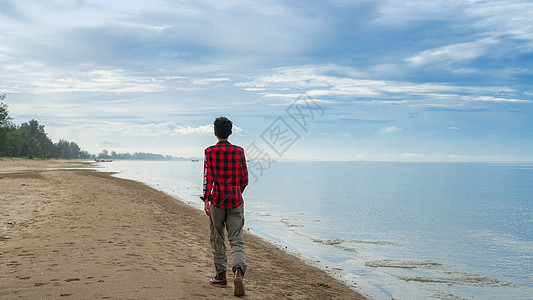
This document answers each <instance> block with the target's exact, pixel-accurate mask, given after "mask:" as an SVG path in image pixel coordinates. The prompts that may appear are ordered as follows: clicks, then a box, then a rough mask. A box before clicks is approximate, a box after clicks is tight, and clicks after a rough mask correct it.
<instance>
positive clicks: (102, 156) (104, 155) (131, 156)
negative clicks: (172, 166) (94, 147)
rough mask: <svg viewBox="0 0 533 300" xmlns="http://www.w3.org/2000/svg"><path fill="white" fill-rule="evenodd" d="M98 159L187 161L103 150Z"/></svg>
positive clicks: (171, 157) (167, 156)
mask: <svg viewBox="0 0 533 300" xmlns="http://www.w3.org/2000/svg"><path fill="white" fill-rule="evenodd" d="M96 158H97V159H133V160H185V158H183V157H174V156H172V155H162V154H154V153H144V152H135V153H133V154H131V153H117V152H115V151H111V152H109V151H107V150H102V152H100V153H99V154H98V155H97V156H96Z"/></svg>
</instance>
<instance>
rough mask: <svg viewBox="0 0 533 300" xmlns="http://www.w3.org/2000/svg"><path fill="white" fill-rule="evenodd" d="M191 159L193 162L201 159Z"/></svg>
mask: <svg viewBox="0 0 533 300" xmlns="http://www.w3.org/2000/svg"><path fill="white" fill-rule="evenodd" d="M191 161H193V162H198V161H200V159H198V158H191Z"/></svg>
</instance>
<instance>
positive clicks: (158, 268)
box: [0, 160, 367, 299]
mask: <svg viewBox="0 0 533 300" xmlns="http://www.w3.org/2000/svg"><path fill="white" fill-rule="evenodd" d="M88 165H90V164H89V163H88V162H81V163H80V162H73V161H66V162H65V161H32V160H28V161H20V160H15V161H8V160H3V161H0V191H1V192H0V200H1V201H2V212H1V218H2V222H1V227H0V229H1V230H0V265H3V266H5V272H2V273H1V274H0V282H2V284H1V286H0V298H2V299H9V298H13V297H27V298H50V299H51V298H57V297H58V296H63V297H68V296H70V297H72V298H102V299H105V298H113V299H115V298H136V299H140V298H163V299H201V298H222V299H235V297H234V296H233V288H232V285H233V284H232V275H229V278H228V281H229V282H228V288H225V289H224V288H215V287H212V286H210V284H209V277H211V276H213V275H214V267H213V264H212V254H211V250H210V246H209V233H208V231H209V230H208V219H207V216H205V215H204V214H203V213H202V212H200V211H197V209H195V208H192V207H190V206H188V205H187V204H185V203H183V202H182V201H180V200H179V199H175V198H173V197H171V196H169V195H167V194H165V193H163V192H160V191H157V190H155V189H153V188H151V187H149V186H147V185H145V184H143V183H139V182H136V181H132V180H126V179H120V178H116V177H112V176H111V175H112V173H103V172H98V171H94V170H89V169H86V170H81V169H79V168H83V167H84V166H88ZM64 168H75V169H72V170H68V169H64ZM50 169H53V170H50ZM21 191H22V192H21ZM245 242H246V247H247V256H248V264H249V272H248V273H247V276H246V279H245V288H246V296H245V298H247V299H283V298H286V299H308V298H320V299H323V298H325V299H367V298H365V297H364V296H363V295H361V294H359V293H357V292H356V291H354V290H352V289H351V288H350V287H348V286H346V285H344V284H343V283H342V282H340V281H339V280H337V279H335V278H334V277H332V276H331V275H329V274H327V273H326V272H325V271H323V270H321V269H319V268H318V267H316V266H312V265H310V264H308V263H307V262H305V261H304V260H302V259H300V258H298V257H296V256H294V255H291V254H290V253H289V252H287V251H284V250H283V249H280V248H278V247H277V246H276V245H274V244H271V243H269V242H268V241H266V240H264V239H261V238H260V237H258V236H255V235H253V234H250V233H245ZM229 257H231V256H229ZM228 265H231V264H230V263H228Z"/></svg>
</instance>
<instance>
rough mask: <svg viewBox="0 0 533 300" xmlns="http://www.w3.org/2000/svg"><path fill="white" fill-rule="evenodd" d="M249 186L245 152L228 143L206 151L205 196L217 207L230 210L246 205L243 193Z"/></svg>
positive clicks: (220, 143) (204, 197)
mask: <svg viewBox="0 0 533 300" xmlns="http://www.w3.org/2000/svg"><path fill="white" fill-rule="evenodd" d="M247 185H248V169H247V168H246V158H245V157H244V150H243V149H242V148H241V147H239V146H234V145H232V144H230V143H229V142H228V141H219V142H218V143H217V144H216V145H213V146H211V147H208V148H207V149H205V159H204V196H203V198H202V199H203V200H204V201H205V199H209V200H210V201H211V203H213V205H215V206H216V207H220V208H224V209H228V208H233V207H238V206H240V205H241V204H243V203H244V200H243V199H242V192H243V191H244V188H246V186H247Z"/></svg>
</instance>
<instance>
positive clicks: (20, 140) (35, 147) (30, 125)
mask: <svg viewBox="0 0 533 300" xmlns="http://www.w3.org/2000/svg"><path fill="white" fill-rule="evenodd" d="M5 98H6V95H5V94H4V95H0V157H27V158H63V159H76V158H92V157H93V156H92V155H91V154H89V153H88V152H87V151H82V150H81V149H80V147H79V146H78V145H77V144H76V143H74V142H69V141H66V140H59V142H57V143H53V142H52V141H51V140H50V138H49V137H48V136H47V135H46V132H45V130H44V125H40V124H39V122H37V121H36V120H31V121H29V122H26V123H22V124H21V125H18V126H17V125H15V124H13V123H12V122H11V118H10V117H9V112H8V110H7V108H8V107H7V104H5V103H3V102H2V101H3V100H4V99H5Z"/></svg>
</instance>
